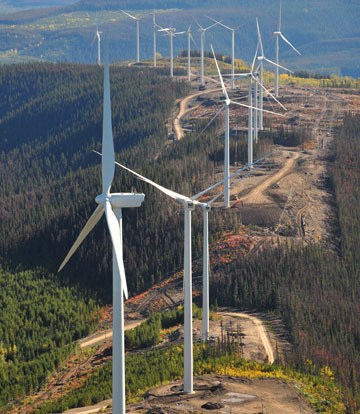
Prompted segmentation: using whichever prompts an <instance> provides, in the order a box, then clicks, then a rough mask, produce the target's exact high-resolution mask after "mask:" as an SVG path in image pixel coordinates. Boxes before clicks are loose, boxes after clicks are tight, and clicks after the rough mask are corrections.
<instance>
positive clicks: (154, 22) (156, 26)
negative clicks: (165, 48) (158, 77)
mask: <svg viewBox="0 0 360 414" xmlns="http://www.w3.org/2000/svg"><path fill="white" fill-rule="evenodd" d="M157 28H158V25H157V24H156V14H155V9H154V11H153V32H154V33H153V37H154V68H156V32H157Z"/></svg>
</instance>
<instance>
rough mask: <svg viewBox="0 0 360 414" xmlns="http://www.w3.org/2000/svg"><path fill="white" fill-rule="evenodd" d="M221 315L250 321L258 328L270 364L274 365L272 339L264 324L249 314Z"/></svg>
mask: <svg viewBox="0 0 360 414" xmlns="http://www.w3.org/2000/svg"><path fill="white" fill-rule="evenodd" d="M220 314H221V315H225V316H233V317H236V318H245V319H250V320H251V322H252V323H253V324H254V325H255V326H256V328H257V330H258V333H259V336H260V339H261V342H262V344H263V346H264V349H265V352H266V355H267V358H268V362H269V363H270V364H273V363H274V361H275V359H274V352H273V349H272V346H271V343H270V339H269V336H268V333H267V330H266V328H265V326H264V323H263V322H262V321H261V320H260V319H259V318H257V317H255V316H253V315H249V314H248V313H240V312H220Z"/></svg>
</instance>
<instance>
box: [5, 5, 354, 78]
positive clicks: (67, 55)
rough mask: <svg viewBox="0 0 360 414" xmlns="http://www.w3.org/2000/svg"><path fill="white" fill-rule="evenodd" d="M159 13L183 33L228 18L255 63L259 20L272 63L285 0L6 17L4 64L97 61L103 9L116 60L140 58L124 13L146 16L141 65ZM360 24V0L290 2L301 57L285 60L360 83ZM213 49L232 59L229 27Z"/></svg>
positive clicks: (286, 17)
mask: <svg viewBox="0 0 360 414" xmlns="http://www.w3.org/2000/svg"><path fill="white" fill-rule="evenodd" d="M49 3H50V0H49ZM154 7H155V8H157V9H159V10H161V14H160V15H159V16H158V23H159V24H160V25H161V26H163V27H169V25H173V26H174V27H176V28H177V29H178V30H186V29H187V28H188V26H189V24H190V23H191V22H192V21H193V18H194V17H195V18H196V19H198V20H200V22H201V24H202V25H203V26H206V25H209V24H210V20H207V19H206V18H204V15H210V16H212V17H216V18H217V19H223V20H224V22H225V24H227V25H230V26H232V27H234V28H236V27H239V26H241V30H239V31H238V32H237V35H236V54H237V57H238V58H241V59H244V60H246V61H248V62H249V61H251V60H252V57H253V54H254V51H255V48H256V42H257V39H256V26H255V17H258V18H259V21H260V25H261V30H262V33H263V38H264V46H265V50H266V53H267V55H268V57H269V58H271V59H273V57H274V54H275V42H274V37H273V35H272V33H273V32H274V31H275V30H276V27H277V20H278V9H279V1H278V0H271V1H268V0H260V1H257V2H253V1H250V0H243V1H241V2H239V1H236V0H226V1H223V2H221V5H220V6H219V2H218V1H216V0H205V1H200V0H196V1H192V0H166V1H165V0H158V1H155V2H154V1H153V0H135V1H133V0H82V1H79V2H77V3H75V4H74V5H71V6H66V7H63V8H60V9H56V10H55V9H50V10H45V11H42V10H39V9H36V10H34V11H26V12H24V13H15V14H3V15H0V23H5V25H6V26H5V29H4V30H3V31H2V33H1V34H0V40H1V41H0V45H1V46H0V52H2V53H3V55H2V56H1V59H2V61H4V62H8V61H13V62H18V61H19V60H21V59H34V58H35V59H46V60H50V61H59V60H62V61H76V62H81V63H89V62H91V63H95V59H96V45H94V46H93V47H91V46H90V44H91V42H92V40H93V37H94V34H95V11H97V10H98V11H99V13H98V16H99V22H100V25H101V30H102V31H103V32H104V33H107V35H108V36H109V42H110V47H111V58H112V59H113V60H129V59H131V60H134V59H135V25H134V22H133V21H132V20H131V19H129V18H127V17H125V16H124V15H123V14H122V13H120V12H119V11H118V10H119V9H120V8H121V9H125V10H128V11H133V12H134V13H137V14H139V15H141V16H143V19H142V21H141V42H140V55H141V59H151V58H152V35H151V34H152V17H151V15H150V13H151V12H152V10H153V8H154ZM359 19H360V6H359V3H358V1H356V0H331V1H330V0H317V1H312V2H310V1H306V2H300V1H298V0H288V1H287V2H286V4H285V3H284V5H283V31H284V34H285V35H286V36H287V37H288V38H289V40H290V41H291V42H292V43H293V44H294V45H296V47H297V48H299V50H300V51H301V52H302V56H298V55H297V54H295V53H294V52H293V51H291V49H290V48H289V47H288V46H287V45H286V44H285V43H281V55H280V56H281V60H282V61H283V63H286V65H288V66H290V68H291V69H297V70H303V69H307V70H312V71H318V72H322V73H323V72H327V73H337V74H341V75H348V76H354V77H356V76H357V77H359V76H360V68H359V64H358V60H357V59H356V57H357V56H358V55H359V44H360V42H359V39H360V34H359V30H358V21H359ZM14 25H15V26H14ZM194 26H195V25H193V35H194V37H195V39H196V42H197V45H199V44H200V40H199V34H198V33H197V28H196V27H194ZM158 43H159V50H158V51H159V52H160V53H161V55H162V56H168V55H169V42H168V39H167V38H166V37H163V36H158ZM210 43H213V44H214V48H215V50H216V51H218V52H219V53H223V54H226V55H229V54H230V53H231V34H230V33H229V32H228V31H227V30H225V29H224V28H214V29H213V30H210V31H209V32H208V33H207V39H206V49H207V50H210ZM174 47H175V53H180V51H181V50H183V49H185V48H186V36H183V37H178V38H177V39H176V41H175V45H174ZM193 47H194V46H193ZM196 47H197V48H198V46H196ZM15 48H16V51H15Z"/></svg>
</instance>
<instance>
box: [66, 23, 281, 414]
mask: <svg viewBox="0 0 360 414" xmlns="http://www.w3.org/2000/svg"><path fill="white" fill-rule="evenodd" d="M154 22H155V17H154ZM220 23H221V22H217V23H215V24H220ZM155 24H156V23H154V25H155ZM210 27H212V26H210ZM157 30H161V31H169V30H170V28H167V29H163V28H160V29H158V28H157ZM206 30H207V29H203V32H204V33H205V31H206ZM257 32H258V47H257V50H256V53H255V57H254V60H253V62H252V65H251V70H250V72H249V73H246V74H243V73H242V74H239V75H236V74H235V73H234V71H233V72H232V74H231V77H232V84H233V82H234V81H235V80H236V79H238V78H241V77H244V76H246V77H248V79H249V95H248V103H247V104H243V103H240V102H236V101H234V100H231V99H230V98H229V95H228V92H227V89H226V86H225V82H224V79H223V76H222V74H221V72H220V68H219V65H218V63H217V60H216V55H215V52H214V50H213V48H212V46H211V49H212V52H213V55H214V61H215V64H216V68H217V71H218V75H219V79H220V83H221V87H222V92H223V95H224V99H225V105H224V107H223V108H224V109H225V145H224V148H225V157H224V158H225V162H224V164H225V167H224V178H223V180H221V181H220V182H219V183H216V184H214V185H212V186H211V187H209V188H208V189H206V190H204V191H201V192H200V193H199V194H196V195H195V196H193V197H186V196H184V195H181V194H179V193H176V192H174V191H171V190H169V189H166V188H164V187H162V186H160V185H159V184H157V183H154V182H153V181H151V180H149V179H148V178H146V177H144V176H142V175H140V174H138V173H136V172H135V171H132V170H130V169H129V168H127V167H125V166H124V165H121V164H119V163H116V162H115V152H114V143H113V133H112V123H111V101H110V79H109V76H110V75H109V64H108V62H107V63H106V64H105V67H104V102H103V107H104V109H103V137H102V154H100V155H101V156H102V193H101V194H100V195H99V196H97V197H96V199H95V201H96V203H97V204H98V206H97V208H96V209H95V211H94V213H93V214H92V216H91V217H90V219H89V220H88V222H87V223H86V225H85V227H84V229H83V230H82V231H81V233H80V235H79V236H78V238H77V239H76V241H75V243H74V245H73V246H72V248H71V249H70V251H69V253H68V254H67V256H66V257H65V259H64V261H63V262H62V264H61V266H60V268H59V271H61V270H62V268H63V267H64V266H65V265H66V263H67V262H68V261H69V259H70V258H71V256H72V255H73V254H74V252H75V251H76V249H77V248H78V247H79V246H80V244H81V243H82V242H83V240H84V239H85V238H86V237H87V235H88V234H89V233H90V231H91V230H92V229H93V228H94V226H95V225H96V224H97V223H98V221H99V220H100V219H101V217H102V216H103V214H104V212H105V217H106V221H107V226H108V229H109V233H110V237H111V241H112V246H113V412H114V413H121V414H124V413H125V348H124V296H125V298H127V297H128V290H127V283H126V277H125V268H124V262H123V231H122V209H123V208H134V207H140V205H141V204H142V202H143V200H144V197H145V195H144V194H137V193H111V186H112V182H113V179H114V172H115V165H116V164H118V165H119V166H120V167H121V168H123V169H125V170H127V171H128V172H130V173H132V174H133V175H134V176H135V177H137V178H138V179H140V180H142V181H145V182H147V183H148V184H150V185H152V186H154V187H155V188H157V189H158V190H160V191H162V192H163V193H164V194H166V195H167V196H169V197H171V198H173V199H174V200H175V201H176V202H178V203H180V204H181V205H182V206H183V209H184V392H185V393H192V392H193V337H192V335H193V332H192V252H191V212H192V211H193V209H194V208H195V206H199V207H201V208H202V209H203V218H204V227H203V229H204V234H203V323H202V337H203V339H204V340H208V337H209V247H208V213H209V211H210V209H211V205H212V203H213V202H214V201H215V200H217V199H218V198H219V197H220V196H221V195H222V194H224V205H225V207H229V206H230V189H231V185H230V180H231V179H232V178H238V177H239V176H240V174H241V173H242V172H244V171H245V170H250V169H251V168H253V166H254V165H255V164H256V162H255V163H254V162H253V155H252V145H253V140H254V139H256V136H257V131H258V129H261V128H262V120H261V119H262V118H260V115H258V114H261V116H262V114H263V112H269V113H272V114H276V115H280V114H277V113H275V112H272V111H267V110H264V109H263V108H262V99H263V96H262V93H261V94H260V93H259V91H262V90H265V91H266V92H267V93H268V94H269V95H270V96H271V97H272V98H274V99H275V101H276V102H277V103H279V104H280V105H281V103H280V102H279V101H278V100H277V99H276V98H275V96H274V95H272V94H271V93H270V92H269V91H268V90H267V89H266V88H265V87H264V86H263V84H262V63H263V61H268V62H271V63H272V64H275V65H276V66H277V67H280V66H279V65H278V64H277V63H275V62H272V61H270V60H269V59H267V58H266V57H265V56H264V52H263V46H262V39H261V33H260V29H259V25H258V22H257ZM100 33H101V32H99V30H98V28H97V33H96V36H97V38H98V45H99V47H100ZM169 33H170V38H172V37H173V36H172V35H171V33H172V31H171V30H170V32H169ZM176 33H177V32H176V31H175V30H174V31H173V35H175V34H176ZM279 33H281V31H280V30H279ZM178 34H179V33H178ZM154 38H155V37H154ZM259 50H260V54H258V52H259ZM154 56H155V54H154ZM98 58H99V60H98V63H100V49H99V51H98ZM155 59H156V56H155ZM256 61H258V62H259V66H258V68H255V66H256V65H255V64H256ZM230 105H238V106H242V107H246V108H247V109H248V116H249V120H248V130H249V133H248V158H249V159H248V165H247V167H245V168H242V169H240V170H238V171H236V172H235V173H234V174H232V175H230V164H229V163H230V157H229V136H230V133H229V131H230V126H229V118H230V117H229V107H230ZM281 106H282V108H283V109H285V108H284V107H283V105H281ZM259 161H260V160H258V161H257V162H259ZM242 178H244V177H242ZM240 179H241V178H240ZM221 185H223V186H224V190H223V192H222V193H220V194H219V195H217V196H216V197H214V198H213V199H212V200H211V201H209V202H207V203H201V202H199V201H198V199H199V198H200V197H201V196H202V195H204V194H206V193H207V192H209V191H211V190H213V189H215V188H217V187H219V186H221Z"/></svg>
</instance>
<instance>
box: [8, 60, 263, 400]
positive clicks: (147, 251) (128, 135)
mask: <svg viewBox="0 0 360 414" xmlns="http://www.w3.org/2000/svg"><path fill="white" fill-rule="evenodd" d="M160 73H161V72H160ZM0 79H1V82H0V85H1V87H0V90H1V95H2V97H3V99H2V101H1V103H0V180H1V183H2V185H1V188H0V192H1V194H0V195H1V197H0V200H1V201H0V214H1V220H0V262H1V263H3V265H4V267H6V268H8V269H9V270H10V271H11V272H12V273H15V272H16V271H17V270H16V269H18V268H19V267H20V268H22V269H29V268H32V269H35V268H37V267H39V266H40V267H41V268H44V269H46V271H44V272H43V273H44V274H48V273H54V272H56V269H57V268H58V266H59V264H60V263H61V261H62V260H63V258H64V256H65V254H66V253H67V251H68V249H69V248H70V246H71V245H72V243H73V242H74V240H75V239H76V237H77V235H78V233H79V232H80V230H81V228H82V227H83V226H84V224H85V222H86V220H87V219H88V217H89V216H90V214H91V212H92V211H93V209H94V208H95V202H94V198H95V196H96V195H97V194H98V193H100V192H101V185H100V180H101V171H100V158H99V157H98V156H97V155H96V154H94V153H93V152H92V150H93V149H94V148H95V149H98V150H100V149H101V127H102V71H101V70H100V69H99V68H98V67H94V66H76V65H66V64H56V65H53V64H27V65H17V66H12V67H10V66H3V67H1V68H0ZM111 89H112V104H113V126H114V138H115V147H116V150H117V151H118V155H117V157H118V159H119V160H121V161H122V162H123V163H125V164H127V165H129V166H133V167H134V168H136V169H138V170H139V171H140V172H143V173H145V174H146V175H148V176H149V177H151V178H152V179H154V180H156V181H158V182H160V183H161V184H163V185H166V186H168V187H169V188H172V189H174V190H178V191H181V192H184V193H186V194H189V195H190V194H191V193H192V191H195V190H200V189H201V188H203V186H205V185H206V184H209V183H214V182H215V178H214V172H215V169H216V168H218V167H220V165H221V164H222V162H223V153H222V147H223V140H222V138H221V137H218V136H217V134H216V133H215V130H216V129H217V128H218V125H215V126H214V128H212V129H210V130H208V131H207V134H203V135H201V136H200V137H198V133H197V132H195V133H194V134H192V135H190V136H189V137H188V138H187V139H186V141H185V140H184V141H183V142H179V143H174V144H172V145H164V144H165V143H166V142H167V131H166V129H165V122H166V119H167V114H168V113H169V112H170V110H171V109H172V107H173V103H174V99H175V98H176V97H177V96H180V95H181V94H184V93H185V92H186V91H187V86H186V85H185V84H182V83H177V82H170V80H168V79H167V78H164V77H161V76H159V75H158V74H157V73H155V72H154V71H152V70H149V69H141V70H136V69H131V68H112V71H111ZM203 126H204V125H199V127H198V128H199V130H200V129H202V128H203ZM205 143H206V145H204V144H205ZM233 145H235V142H233ZM259 147H261V146H259ZM120 149H122V150H121V151H119V150H120ZM238 157H239V158H238V160H239V161H240V160H241V159H242V160H245V159H246V151H245V147H244V148H243V147H241V146H240V144H239V146H238ZM241 157H242V158H241ZM204 177H205V178H204ZM114 183H115V185H114V190H115V191H116V190H119V191H121V190H122V191H131V189H132V188H136V189H137V190H139V191H144V192H145V193H146V201H145V203H144V205H143V206H142V208H140V209H137V210H133V211H125V212H124V234H125V235H126V236H125V250H124V254H125V267H126V273H127V278H128V284H129V288H130V292H131V294H134V293H137V292H140V291H141V290H143V289H145V288H148V287H150V286H151V285H152V284H153V283H154V282H155V281H156V282H158V281H160V280H162V279H163V278H165V277H166V276H168V275H170V274H172V273H173V272H174V271H175V270H178V269H179V268H180V267H181V264H182V255H183V253H182V242H181V240H182V238H183V222H182V221H183V214H182V209H181V208H180V207H179V206H177V205H176V204H175V203H174V202H172V201H169V200H168V199H166V198H165V197H163V196H162V195H161V194H159V193H158V192H155V191H154V190H152V189H151V188H149V187H148V186H146V185H145V184H143V183H139V182H137V181H135V180H134V179H132V178H131V177H130V176H129V175H128V173H123V172H121V171H119V170H117V173H116V177H115V181H114ZM200 214H201V213H200V212H197V213H195V214H194V220H193V222H194V252H195V254H194V256H195V257H196V256H197V255H198V254H199V252H200V249H201V237H200V233H201V231H202V228H201V225H200ZM237 221H238V219H237V217H236V215H234V212H232V211H230V212H213V214H211V228H212V237H215V236H216V233H217V232H220V231H222V230H223V229H224V228H225V229H231V228H234V226H236V224H237ZM110 265H111V245H110V243H109V239H108V232H107V230H106V227H105V225H104V222H101V223H99V224H98V225H97V227H96V229H95V231H94V232H93V233H92V234H91V235H89V237H88V239H87V240H86V241H85V242H84V244H83V246H82V247H81V248H80V249H79V250H78V251H77V253H76V255H75V256H74V257H73V258H72V260H71V261H70V262H69V264H68V266H67V267H66V268H65V269H64V271H63V272H62V273H61V274H60V278H61V279H62V280H64V281H66V282H67V283H69V285H70V286H75V287H76V289H80V291H86V290H87V289H89V290H91V294H92V296H93V297H98V298H101V299H103V300H104V301H105V302H109V301H111V280H112V279H111V268H110ZM50 280H52V279H50ZM49 283H50V281H49ZM14 289H15V290H16V288H15V287H14ZM71 291H72V290H71ZM29 292H31V291H29ZM9 296H11V294H9ZM13 296H14V297H16V296H15V295H13ZM59 297H61V295H59ZM49 300H51V298H50V299H49ZM47 306H48V304H46V305H44V308H45V309H46V307H47ZM64 306H65V309H64V313H65V315H67V312H68V309H70V308H71V306H70V304H69V305H66V303H65V304H64ZM41 308H42V306H41V307H39V310H41ZM91 309H92V308H91V306H90V307H89V309H88V312H89V311H90V310H91ZM10 312H11V311H10ZM84 312H85V310H84ZM57 314H58V311H57V308H56V309H55V310H54V315H57ZM85 314H86V313H85ZM32 315H33V314H32V313H30V315H28V317H29V318H30V316H32ZM61 315H62V313H61V312H60V314H59V318H60V319H61V320H62V321H63V320H64V319H66V317H65V316H64V315H62V316H61ZM12 316H13V315H12ZM14 317H16V316H15V315H14ZM78 318H79V321H77V319H78ZM54 319H55V320H57V316H54ZM71 320H75V322H74V323H75V325H76V326H75V327H74V329H73V331H72V332H71V334H70V335H68V334H67V333H66V335H65V337H64V342H63V343H62V342H60V345H61V344H64V345H66V344H67V343H69V341H70V340H72V339H74V338H77V337H79V336H81V335H83V334H85V333H86V331H84V330H80V331H79V330H78V326H80V327H83V319H81V317H80V316H79V317H77V316H74V317H73V319H72V318H70V322H69V320H67V319H66V322H67V323H71ZM36 321H37V319H35V321H34V324H37V323H38V322H36ZM44 323H45V322H44ZM46 323H47V322H46ZM39 324H40V325H39V326H40V328H39V329H41V326H43V322H41V320H40V321H39ZM5 326H6V328H4V329H10V328H11V327H8V326H7V325H5V320H4V319H3V318H2V317H1V318H0V329H1V327H5ZM23 326H24V323H20V322H19V324H18V325H17V326H16V327H13V328H14V329H15V328H16V329H18V328H19V327H23ZM50 326H51V325H50ZM90 327H91V325H89V326H88V328H90ZM69 329H70V328H69ZM71 329H72V328H71ZM81 329H82V328H81ZM59 332H61V331H59ZM42 333H43V338H42V339H41V340H42V342H41V344H40V345H39V346H42V345H43V344H47V343H49V344H50V345H49V348H48V351H49V352H50V353H51V352H52V351H53V348H52V347H53V346H54V347H55V345H59V343H58V342H56V341H55V339H54V337H55V336H56V335H57V332H53V331H51V332H50V331H47V330H46V329H44V328H43V330H42ZM61 335H62V336H64V335H63V334H61ZM1 340H2V339H1ZM14 344H15V345H16V346H17V348H19V346H18V344H17V343H13V342H11V341H10V342H9V343H7V342H6V343H5V342H4V347H5V348H6V349H7V350H8V351H6V352H7V353H8V355H9V356H11V352H13V351H9V347H10V346H12V347H13V345H14ZM34 349H35V348H34ZM29 352H30V353H29V355H28V357H29V358H33V356H34V352H35V357H37V353H36V352H37V351H36V350H35V351H29ZM49 352H48V353H47V354H45V355H44V356H43V354H42V356H41V358H43V359H45V358H49V361H50V362H49V363H48V362H46V365H44V368H43V370H42V373H41V374H40V377H39V379H38V380H36V381H37V382H36V381H35V380H33V379H32V377H30V376H29V377H28V382H27V383H26V384H24V385H23V388H22V389H19V392H18V391H17V389H16V387H15V388H12V390H13V391H11V394H10V396H9V397H7V399H11V398H14V396H20V395H22V394H23V391H24V390H25V391H29V390H33V389H36V387H37V385H38V383H39V381H43V380H44V378H45V376H46V375H47V374H48V372H50V371H51V370H52V368H53V367H54V366H55V365H56V364H57V362H59V361H61V359H62V358H63V357H61V358H60V357H56V358H58V359H57V360H55V356H54V357H53V356H51V357H50V356H49ZM59 352H60V353H61V352H65V351H63V348H60V350H59ZM66 352H68V351H66ZM61 355H63V354H61ZM31 361H32V363H34V364H36V363H37V362H36V359H35V360H34V359H32V360H31ZM33 361H35V362H33ZM15 362H16V367H20V366H21V364H20V361H18V360H16V361H15ZM10 363H11V362H10V361H8V362H7V363H6V364H7V365H9V366H10ZM19 369H20V368H19ZM3 372H5V371H3ZM34 372H37V369H35V368H34ZM45 373H46V375H45ZM34 375H38V374H34ZM5 381H6V382H7V383H8V384H9V385H8V386H9V387H11V386H12V385H11V382H12V381H13V380H12V379H11V378H10V377H9V378H6V379H5ZM6 387H7V386H4V390H5V389H6ZM4 398H5V397H4ZM5 400H6V399H5ZM5 400H4V401H5Z"/></svg>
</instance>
